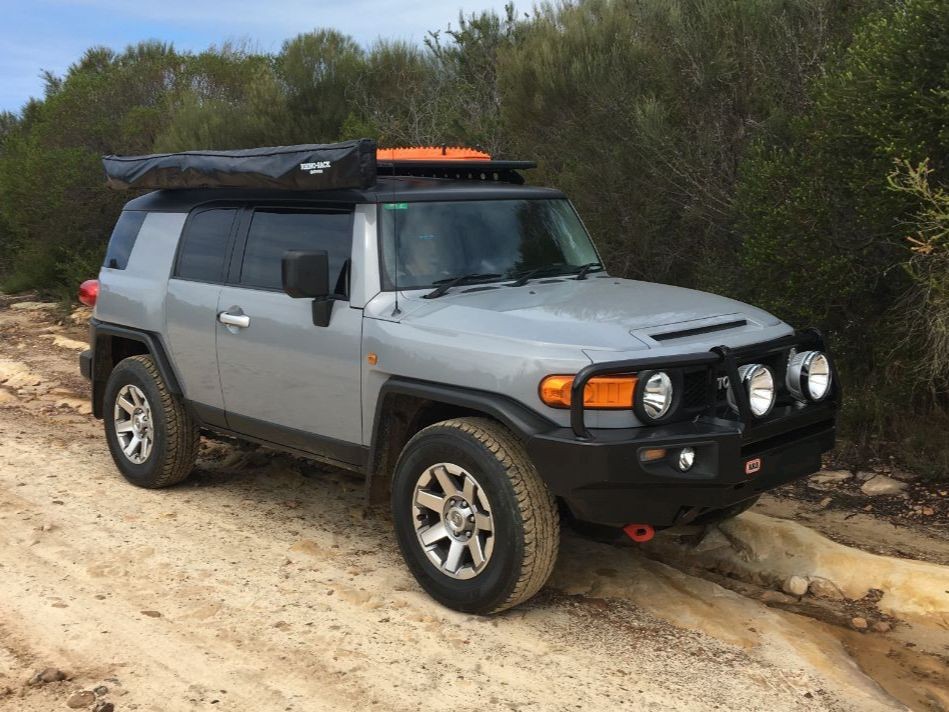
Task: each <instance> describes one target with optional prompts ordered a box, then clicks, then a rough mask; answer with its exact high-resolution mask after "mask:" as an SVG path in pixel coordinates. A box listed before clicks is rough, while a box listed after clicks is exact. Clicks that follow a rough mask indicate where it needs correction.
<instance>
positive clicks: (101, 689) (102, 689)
mask: <svg viewBox="0 0 949 712" xmlns="http://www.w3.org/2000/svg"><path fill="white" fill-rule="evenodd" d="M93 692H95V693H96V697H105V696H106V695H108V694H109V688H108V687H106V686H105V685H99V686H98V687H97V688H95V689H94V690H93Z"/></svg>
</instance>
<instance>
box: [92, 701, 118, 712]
mask: <svg viewBox="0 0 949 712" xmlns="http://www.w3.org/2000/svg"><path fill="white" fill-rule="evenodd" d="M92 712H115V705H114V704H112V703H111V702H106V701H105V700H99V701H98V702H96V706H95V707H93V708H92Z"/></svg>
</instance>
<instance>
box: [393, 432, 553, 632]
mask: <svg viewBox="0 0 949 712" xmlns="http://www.w3.org/2000/svg"><path fill="white" fill-rule="evenodd" d="M392 513H393V519H394V522H395V529H396V535H397V538H398V542H399V546H400V548H401V550H402V555H403V557H404V558H405V561H406V563H407V565H408V567H409V569H410V570H411V571H412V573H413V574H414V575H415V578H416V579H417V580H418V582H419V584H421V586H422V588H424V589H425V590H426V591H427V592H428V593H429V594H430V595H431V596H432V597H433V598H435V599H436V600H437V601H439V602H440V603H442V604H443V605H445V606H448V607H449V608H454V609H455V610H459V611H464V612H467V613H478V614H488V613H496V612H498V611H502V610H504V609H506V608H510V607H512V606H516V605H517V604H519V603H521V602H523V601H526V600H527V599H528V598H530V597H531V596H533V595H534V594H535V593H537V592H538V591H539V590H540V589H541V587H542V586H543V585H544V583H545V582H546V581H547V579H548V577H549V576H550V572H551V571H552V570H553V566H554V563H555V561H556V558H557V549H558V546H559V539H560V523H559V518H558V513H557V508H556V504H555V502H554V498H553V496H552V495H551V494H550V492H549V490H548V489H547V487H546V485H545V484H544V482H543V481H542V480H541V479H540V476H539V475H538V474H537V471H536V470H535V469H534V466H533V464H532V463H531V462H530V460H529V459H528V457H527V455H526V453H525V452H524V449H523V446H522V445H521V444H520V442H519V441H518V440H517V439H516V438H515V437H514V436H513V435H512V434H511V433H510V431H508V430H507V429H506V428H504V427H503V426H501V425H500V424H498V423H496V422H494V421H492V420H488V419H486V418H458V419H455V420H448V421H445V422H442V423H437V424H435V425H432V426H430V427H428V428H425V429H424V430H422V431H421V432H419V433H418V434H416V435H415V437H413V438H412V439H411V440H410V441H409V443H408V444H407V445H406V446H405V448H404V450H403V451H402V455H401V456H400V458H399V461H398V463H397V465H396V469H395V475H394V479H393V483H392Z"/></svg>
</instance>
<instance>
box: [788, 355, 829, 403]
mask: <svg viewBox="0 0 949 712" xmlns="http://www.w3.org/2000/svg"><path fill="white" fill-rule="evenodd" d="M831 378H832V377H831V374H830V360H829V359H828V358H827V356H826V355H824V354H823V353H821V352H820V351H802V352H801V353H797V354H793V355H792V356H791V358H790V359H788V371H787V376H786V378H785V380H786V382H787V387H788V390H789V391H790V392H791V395H792V396H794V397H795V398H796V399H797V400H799V401H804V400H809V401H811V402H813V403H816V402H818V401H820V400H823V399H824V398H826V397H827V394H828V393H830V384H831Z"/></svg>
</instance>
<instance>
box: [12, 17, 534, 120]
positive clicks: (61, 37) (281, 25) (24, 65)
mask: <svg viewBox="0 0 949 712" xmlns="http://www.w3.org/2000/svg"><path fill="white" fill-rule="evenodd" d="M504 4H505V0H447V1H446V0H412V1H410V2H406V1H404V0H403V1H402V2H397V1H396V0H347V1H346V2H339V1H336V2H329V1H328V0H131V1H130V0H25V1H18V0H0V110H8V111H17V110H19V108H20V107H21V106H22V105H23V104H24V103H25V102H26V101H27V99H29V98H30V97H31V96H41V95H42V93H43V83H42V81H41V80H40V78H39V75H40V72H41V71H42V70H44V69H48V70H50V71H52V72H54V73H56V74H62V73H63V72H64V71H65V70H66V68H67V67H68V66H69V65H70V64H71V63H72V62H74V61H75V60H76V59H78V58H79V56H80V55H81V54H82V52H83V51H84V50H85V49H87V48H88V47H91V46H93V45H105V46H108V47H113V48H115V49H122V48H123V47H125V46H126V45H129V44H133V43H135V42H138V41H139V40H147V39H157V40H162V41H164V42H172V43H174V45H175V46H176V47H177V48H179V49H183V50H200V49H204V48H206V47H208V46H209V45H212V44H216V45H220V44H221V43H223V42H225V41H227V40H250V41H251V42H252V43H254V44H255V45H256V46H257V47H258V49H260V50H261V51H264V52H275V51H277V50H279V49H280V45H281V43H282V42H283V40H285V39H287V38H289V37H292V36H294V35H296V34H299V33H300V32H306V31H308V30H312V29H314V28H317V27H334V28H336V29H338V30H341V31H343V32H346V33H347V34H350V35H352V36H353V37H354V38H355V39H356V40H357V41H358V42H360V43H362V44H365V45H368V44H371V43H372V42H373V41H374V40H376V39H378V38H380V37H385V38H392V39H396V38H398V39H405V40H409V41H415V42H421V41H422V39H423V38H424V37H425V33H426V32H427V31H428V30H434V29H439V28H444V27H446V26H447V25H448V24H449V23H451V24H452V25H453V26H454V25H456V24H457V18H458V12H459V10H464V11H465V13H469V12H472V11H480V10H485V9H494V10H497V11H498V12H503V8H504ZM517 6H518V7H519V8H522V7H525V6H527V3H517Z"/></svg>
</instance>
